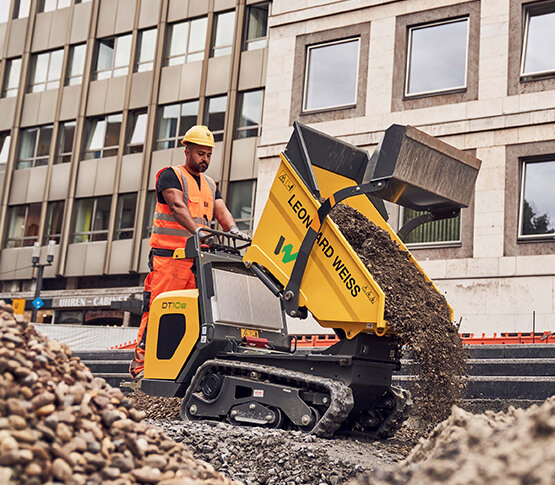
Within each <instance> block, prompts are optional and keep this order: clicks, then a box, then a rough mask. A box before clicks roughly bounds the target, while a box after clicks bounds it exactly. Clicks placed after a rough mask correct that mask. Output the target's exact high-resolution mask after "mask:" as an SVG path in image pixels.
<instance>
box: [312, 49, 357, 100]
mask: <svg viewBox="0 0 555 485" xmlns="http://www.w3.org/2000/svg"><path fill="white" fill-rule="evenodd" d="M359 48H360V39H348V40H342V41H339V42H331V43H327V44H319V45H313V46H309V47H308V53H307V56H306V59H307V62H306V72H305V89H304V105H303V110H304V111H314V110H322V109H329V108H338V107H344V106H353V105H355V104H356V100H357V81H358V58H359Z"/></svg>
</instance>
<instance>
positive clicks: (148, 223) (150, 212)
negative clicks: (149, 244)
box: [143, 190, 156, 239]
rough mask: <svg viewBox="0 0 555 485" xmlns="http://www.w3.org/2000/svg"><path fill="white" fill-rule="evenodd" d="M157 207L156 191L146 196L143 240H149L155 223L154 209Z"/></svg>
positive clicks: (151, 191)
mask: <svg viewBox="0 0 555 485" xmlns="http://www.w3.org/2000/svg"><path fill="white" fill-rule="evenodd" d="M155 207H156V191H154V190H150V191H149V192H148V193H147V194H146V203H145V213H144V217H143V239H146V238H149V237H150V234H151V232H152V224H153V221H154V209H155Z"/></svg>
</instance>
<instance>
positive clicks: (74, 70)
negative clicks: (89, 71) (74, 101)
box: [65, 44, 87, 86]
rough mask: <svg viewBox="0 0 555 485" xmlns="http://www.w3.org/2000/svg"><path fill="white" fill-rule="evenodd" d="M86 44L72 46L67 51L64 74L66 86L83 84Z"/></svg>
mask: <svg viewBox="0 0 555 485" xmlns="http://www.w3.org/2000/svg"><path fill="white" fill-rule="evenodd" d="M86 52H87V45H86V44H79V45H72V46H71V47H70V49H69V60H68V65H67V73H66V81H65V85H66V86H74V85H76V84H82V83H83V72H84V70H85V54H86Z"/></svg>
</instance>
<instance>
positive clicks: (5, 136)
mask: <svg viewBox="0 0 555 485" xmlns="http://www.w3.org/2000/svg"><path fill="white" fill-rule="evenodd" d="M10 142H11V136H10V132H9V131H6V132H4V133H0V173H2V172H5V171H6V165H7V163H8V157H9V155H10Z"/></svg>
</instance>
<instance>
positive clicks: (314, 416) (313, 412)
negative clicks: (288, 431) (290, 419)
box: [299, 406, 321, 433]
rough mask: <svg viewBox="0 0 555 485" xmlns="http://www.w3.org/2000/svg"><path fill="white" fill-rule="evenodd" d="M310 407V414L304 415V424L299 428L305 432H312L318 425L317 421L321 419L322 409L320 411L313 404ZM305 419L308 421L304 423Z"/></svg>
mask: <svg viewBox="0 0 555 485" xmlns="http://www.w3.org/2000/svg"><path fill="white" fill-rule="evenodd" d="M309 409H310V416H308V415H305V416H303V424H302V426H299V429H300V430H301V431H304V432H305V433H310V432H311V431H312V430H313V429H314V427H315V426H316V423H317V422H318V421H320V417H321V416H320V411H318V409H316V408H315V407H312V406H309ZM305 421H306V424H304V422H305Z"/></svg>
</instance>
